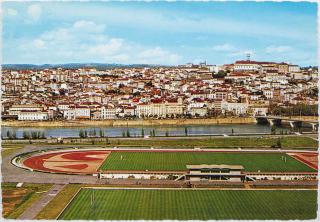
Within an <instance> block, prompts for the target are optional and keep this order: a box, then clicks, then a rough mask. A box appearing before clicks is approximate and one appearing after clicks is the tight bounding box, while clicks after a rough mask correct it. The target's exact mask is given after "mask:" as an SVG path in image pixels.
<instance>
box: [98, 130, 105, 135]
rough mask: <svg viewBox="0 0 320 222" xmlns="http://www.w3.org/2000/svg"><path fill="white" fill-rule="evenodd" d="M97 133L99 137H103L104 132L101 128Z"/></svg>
mask: <svg viewBox="0 0 320 222" xmlns="http://www.w3.org/2000/svg"><path fill="white" fill-rule="evenodd" d="M99 135H100V137H104V132H103V131H102V129H100V130H99Z"/></svg>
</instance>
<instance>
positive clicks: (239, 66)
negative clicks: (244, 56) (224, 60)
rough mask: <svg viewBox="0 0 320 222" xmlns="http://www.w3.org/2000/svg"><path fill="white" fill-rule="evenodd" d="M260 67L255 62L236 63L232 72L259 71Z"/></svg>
mask: <svg viewBox="0 0 320 222" xmlns="http://www.w3.org/2000/svg"><path fill="white" fill-rule="evenodd" d="M260 68H261V65H260V64H259V63H257V62H255V61H249V60H247V61H236V62H235V63H234V68H233V69H234V71H259V70H260Z"/></svg>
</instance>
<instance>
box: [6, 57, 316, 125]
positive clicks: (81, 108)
mask: <svg viewBox="0 0 320 222" xmlns="http://www.w3.org/2000/svg"><path fill="white" fill-rule="evenodd" d="M317 81H318V71H317V68H316V67H308V68H301V67H299V66H298V65H292V64H288V63H276V62H259V61H252V60H250V58H247V59H246V60H240V61H235V62H234V63H232V64H224V65H208V64H206V63H205V62H204V63H200V64H198V65H194V64H191V63H189V64H186V65H179V66H174V67H147V68H134V67H132V68H130V67H126V68H112V69H105V70H98V69H95V68H81V69H66V68H55V69H43V70H3V75H2V86H1V87H2V88H1V90H2V93H3V95H2V110H1V112H2V116H3V119H4V120H10V119H15V120H39V121H45V120H62V119H65V120H77V119H79V120H80V119H81V120H100V119H121V118H123V119H137V118H153V119H164V118H202V117H207V118H208V117H217V116H249V115H250V116H257V115H262V116H264V115H267V114H268V113H270V112H271V111H272V109H273V108H274V107H284V108H286V107H291V106H295V105H299V104H304V105H317V103H318V99H317V90H316V89H317Z"/></svg>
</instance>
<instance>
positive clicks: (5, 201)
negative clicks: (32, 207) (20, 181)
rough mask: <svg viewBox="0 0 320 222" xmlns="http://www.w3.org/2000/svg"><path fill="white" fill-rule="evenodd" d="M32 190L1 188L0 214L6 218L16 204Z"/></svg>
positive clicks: (20, 202) (21, 201)
mask: <svg viewBox="0 0 320 222" xmlns="http://www.w3.org/2000/svg"><path fill="white" fill-rule="evenodd" d="M31 193H32V191H31V190H30V189H26V188H3V189H2V207H3V212H2V215H3V217H4V218H6V217H7V216H8V215H9V214H10V213H11V212H12V211H13V210H14V209H15V208H16V207H17V206H19V205H20V204H22V203H23V202H24V200H25V199H26V198H27V196H28V195H29V194H31Z"/></svg>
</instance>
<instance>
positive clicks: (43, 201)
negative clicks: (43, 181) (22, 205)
mask: <svg viewBox="0 0 320 222" xmlns="http://www.w3.org/2000/svg"><path fill="white" fill-rule="evenodd" d="M64 186H65V184H55V185H53V186H52V188H51V189H50V190H49V191H48V192H45V193H43V194H42V196H41V197H40V199H39V200H38V201H36V202H35V203H34V204H32V205H31V206H30V207H29V208H27V209H26V210H25V211H24V212H23V214H21V215H20V216H19V217H18V219H20V220H32V219H34V218H35V217H36V216H37V215H38V213H40V211H41V210H42V209H43V208H44V207H45V206H46V205H47V204H48V203H49V202H50V201H51V200H52V199H53V198H54V197H55V196H56V195H57V194H58V193H59V192H60V191H61V190H62V189H63V188H64Z"/></svg>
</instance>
